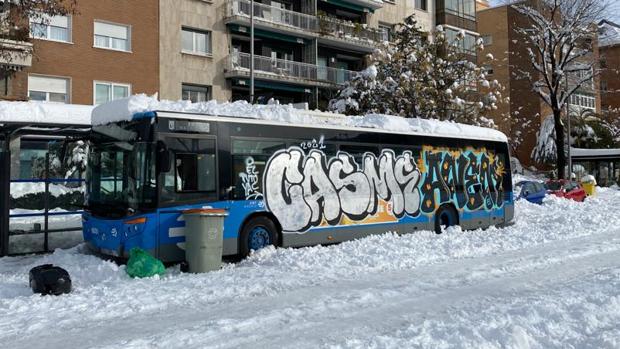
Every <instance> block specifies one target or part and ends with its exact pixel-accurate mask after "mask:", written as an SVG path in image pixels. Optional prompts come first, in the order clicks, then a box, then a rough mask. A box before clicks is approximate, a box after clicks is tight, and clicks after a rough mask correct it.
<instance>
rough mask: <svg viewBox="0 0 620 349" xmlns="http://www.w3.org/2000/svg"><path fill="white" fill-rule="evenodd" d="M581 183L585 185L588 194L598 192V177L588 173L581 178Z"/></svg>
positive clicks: (591, 194)
mask: <svg viewBox="0 0 620 349" xmlns="http://www.w3.org/2000/svg"><path fill="white" fill-rule="evenodd" d="M581 185H582V186H583V190H585V191H586V194H588V195H589V196H593V195H595V194H596V179H594V176H592V175H588V176H585V177H583V178H582V179H581Z"/></svg>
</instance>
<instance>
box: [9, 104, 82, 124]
mask: <svg viewBox="0 0 620 349" xmlns="http://www.w3.org/2000/svg"><path fill="white" fill-rule="evenodd" d="M92 110H93V106H91V105H79V104H64V103H49V102H38V101H29V102H9V101H0V124H1V123H30V124H47V125H61V124H63V125H76V126H87V125H90V123H91V113H92Z"/></svg>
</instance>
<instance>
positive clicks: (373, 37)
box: [226, 0, 385, 45]
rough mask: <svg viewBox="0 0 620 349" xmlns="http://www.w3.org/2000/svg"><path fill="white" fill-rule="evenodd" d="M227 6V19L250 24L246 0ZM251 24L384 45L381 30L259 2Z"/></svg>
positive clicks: (256, 4)
mask: <svg viewBox="0 0 620 349" xmlns="http://www.w3.org/2000/svg"><path fill="white" fill-rule="evenodd" d="M226 6H227V7H226V11H227V12H226V13H227V17H228V18H233V17H244V18H247V19H248V20H249V18H250V10H251V7H252V5H251V2H250V1H249V0H229V1H228V3H227V5H226ZM254 20H255V21H256V23H261V22H262V23H269V24H271V25H276V26H284V27H288V28H291V29H294V30H296V31H303V32H305V33H307V34H309V35H320V36H326V37H333V38H337V39H340V40H345V41H349V42H354V43H362V44H365V45H369V44H372V43H375V42H380V41H383V38H384V35H385V34H384V33H383V32H382V31H381V30H379V29H375V28H368V27H366V25H364V24H356V23H353V22H348V21H343V20H340V19H337V18H331V17H327V16H312V15H308V14H305V13H301V12H296V11H290V10H284V9H281V8H278V7H274V6H269V5H265V4H261V3H258V2H255V3H254Z"/></svg>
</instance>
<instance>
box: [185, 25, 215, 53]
mask: <svg viewBox="0 0 620 349" xmlns="http://www.w3.org/2000/svg"><path fill="white" fill-rule="evenodd" d="M181 41H182V45H183V52H185V53H191V54H198V55H210V54H211V32H210V31H204V30H196V29H189V28H183V29H182V30H181Z"/></svg>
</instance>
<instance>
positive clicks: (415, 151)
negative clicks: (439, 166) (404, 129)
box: [381, 145, 422, 160]
mask: <svg viewBox="0 0 620 349" xmlns="http://www.w3.org/2000/svg"><path fill="white" fill-rule="evenodd" d="M384 150H392V151H393V152H394V155H396V157H399V156H401V155H403V153H404V152H405V151H409V152H411V154H412V155H413V158H414V159H415V160H418V158H419V157H420V153H421V152H422V147H419V146H413V145H412V146H402V145H394V146H392V145H385V146H383V147H381V151H382V152H383V151H384Z"/></svg>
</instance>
